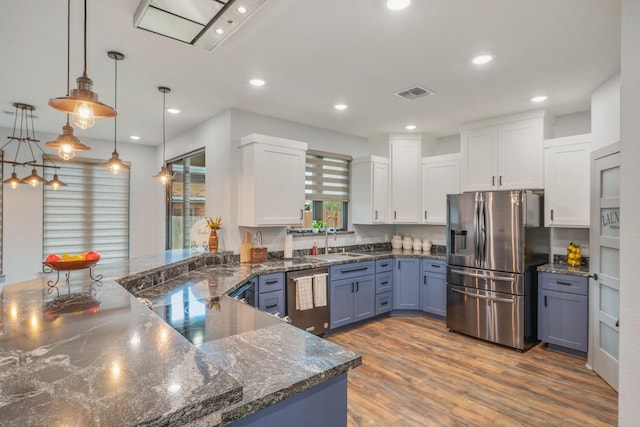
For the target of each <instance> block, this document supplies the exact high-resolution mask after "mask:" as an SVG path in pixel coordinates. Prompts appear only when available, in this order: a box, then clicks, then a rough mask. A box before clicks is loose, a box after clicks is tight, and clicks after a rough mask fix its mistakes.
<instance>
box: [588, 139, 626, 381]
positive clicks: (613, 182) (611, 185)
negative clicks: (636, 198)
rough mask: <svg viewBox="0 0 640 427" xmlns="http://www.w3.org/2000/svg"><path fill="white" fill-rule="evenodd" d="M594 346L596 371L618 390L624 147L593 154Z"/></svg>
mask: <svg viewBox="0 0 640 427" xmlns="http://www.w3.org/2000/svg"><path fill="white" fill-rule="evenodd" d="M591 180H592V185H591V202H592V204H591V224H592V226H591V230H590V239H589V240H590V244H591V251H590V265H591V268H590V269H591V273H592V276H591V281H590V291H589V293H590V296H591V310H590V318H591V327H590V329H591V337H592V339H591V343H590V351H589V358H590V363H591V365H592V367H593V370H594V371H595V372H596V373H597V374H598V375H600V376H601V377H602V378H603V379H604V380H605V381H606V382H607V383H609V385H611V387H613V388H614V389H615V390H618V360H619V356H618V354H619V353H618V351H619V328H620V145H619V144H618V143H616V144H612V145H610V146H607V147H605V148H602V149H600V150H597V151H594V152H593V153H592V154H591Z"/></svg>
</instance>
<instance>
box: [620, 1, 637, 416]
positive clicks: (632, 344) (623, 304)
mask: <svg viewBox="0 0 640 427" xmlns="http://www.w3.org/2000/svg"><path fill="white" fill-rule="evenodd" d="M621 14H622V51H621V53H622V64H621V76H622V79H621V136H622V138H621V141H620V144H621V154H622V155H621V161H620V163H621V165H620V171H621V194H620V203H621V207H620V214H621V217H622V221H621V229H620V236H621V239H620V257H621V259H620V387H619V390H620V394H619V425H620V426H622V427H626V426H637V425H638V420H640V405H638V395H640V364H639V363H638V355H639V354H640V286H638V259H640V249H639V246H638V242H640V215H638V212H640V185H638V162H640V143H639V142H640V114H639V112H640V51H639V50H638V46H640V26H638V22H640V2H638V1H637V0H623V1H622V12H621Z"/></svg>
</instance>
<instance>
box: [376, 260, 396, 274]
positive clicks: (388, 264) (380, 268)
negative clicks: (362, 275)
mask: <svg viewBox="0 0 640 427" xmlns="http://www.w3.org/2000/svg"><path fill="white" fill-rule="evenodd" d="M391 270H393V261H392V260H391V259H390V258H385V259H379V260H376V274H377V273H384V272H385V271H391Z"/></svg>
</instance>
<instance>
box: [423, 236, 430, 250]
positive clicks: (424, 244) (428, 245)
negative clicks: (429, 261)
mask: <svg viewBox="0 0 640 427" xmlns="http://www.w3.org/2000/svg"><path fill="white" fill-rule="evenodd" d="M422 251H423V252H430V251H431V242H430V241H428V240H427V239H425V240H424V241H423V242H422Z"/></svg>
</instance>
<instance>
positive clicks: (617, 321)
mask: <svg viewBox="0 0 640 427" xmlns="http://www.w3.org/2000/svg"><path fill="white" fill-rule="evenodd" d="M619 327H620V319H618V320H616V328H619Z"/></svg>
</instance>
